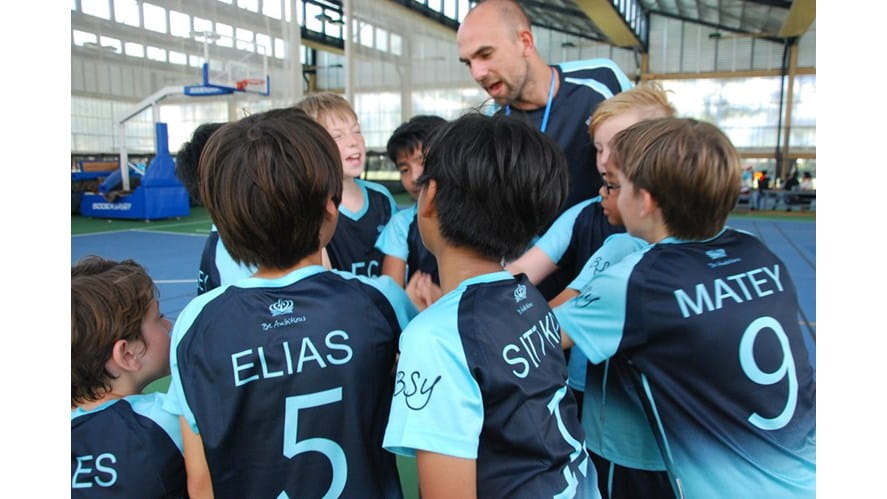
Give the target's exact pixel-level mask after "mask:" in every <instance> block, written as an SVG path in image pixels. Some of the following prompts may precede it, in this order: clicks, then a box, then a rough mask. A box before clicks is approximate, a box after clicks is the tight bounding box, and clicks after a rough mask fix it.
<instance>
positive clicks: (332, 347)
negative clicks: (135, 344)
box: [165, 265, 415, 498]
mask: <svg viewBox="0 0 887 499" xmlns="http://www.w3.org/2000/svg"><path fill="white" fill-rule="evenodd" d="M414 314H415V308H414V307H413V305H412V304H411V303H410V301H409V298H407V296H406V294H405V293H404V291H403V290H402V289H401V288H399V287H398V286H397V285H396V284H395V283H394V281H392V280H391V279H389V278H386V277H382V278H376V279H369V278H366V277H358V276H354V275H352V274H350V273H346V272H339V271H325V270H324V269H323V268H322V267H320V266H316V265H315V266H309V267H304V268H301V269H297V270H295V271H293V272H291V273H289V274H287V275H285V276H283V277H280V278H277V279H262V278H257V277H251V278H248V279H244V280H241V281H238V282H237V283H236V284H233V285H230V286H226V287H221V288H217V289H215V290H213V291H211V292H209V293H206V294H204V295H201V296H198V297H197V298H195V299H194V300H192V301H191V303H189V304H188V306H187V307H186V308H185V309H184V310H183V311H182V313H181V314H180V315H179V318H178V320H177V321H176V324H175V327H174V328H173V338H172V349H171V352H170V364H171V369H172V381H171V383H170V391H169V393H170V397H169V399H168V401H167V404H166V406H165V408H166V409H167V410H169V411H170V412H173V413H175V414H180V415H183V416H184V418H185V420H186V421H187V422H188V424H189V425H190V427H191V429H192V430H193V431H194V432H195V433H198V434H199V435H200V437H201V438H202V441H203V447H204V451H205V454H206V460H207V464H208V466H209V471H210V476H211V478H212V485H213V490H214V492H215V495H216V496H217V497H223V496H224V497H238V498H239V497H324V496H325V494H330V495H331V496H332V497H339V496H341V497H385V498H400V497H402V492H401V489H400V481H399V478H398V474H397V468H396V464H395V459H394V456H392V455H391V454H389V453H387V452H385V451H384V450H383V449H382V436H383V433H384V430H385V422H386V421H387V416H388V408H389V406H390V402H391V393H392V387H393V383H392V378H391V369H392V366H393V365H394V358H395V352H396V348H397V337H398V335H399V333H400V330H401V328H402V327H403V326H404V325H405V324H406V323H407V322H408V321H409V319H410V318H411V316H412V315H414Z"/></svg>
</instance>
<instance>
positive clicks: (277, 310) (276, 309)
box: [268, 299, 293, 317]
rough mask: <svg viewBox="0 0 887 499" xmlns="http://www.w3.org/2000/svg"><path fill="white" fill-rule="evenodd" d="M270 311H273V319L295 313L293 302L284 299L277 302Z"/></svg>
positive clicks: (271, 306) (270, 307) (269, 308)
mask: <svg viewBox="0 0 887 499" xmlns="http://www.w3.org/2000/svg"><path fill="white" fill-rule="evenodd" d="M268 310H270V311H271V317H277V316H278V315H283V314H291V313H293V301H292V300H284V299H280V300H277V301H276V302H274V303H272V304H271V305H270V306H269V307H268Z"/></svg>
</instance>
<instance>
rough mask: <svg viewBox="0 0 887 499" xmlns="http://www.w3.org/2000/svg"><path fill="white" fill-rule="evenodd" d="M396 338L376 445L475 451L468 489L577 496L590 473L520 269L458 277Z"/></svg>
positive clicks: (482, 493) (557, 366) (553, 341)
mask: <svg viewBox="0 0 887 499" xmlns="http://www.w3.org/2000/svg"><path fill="white" fill-rule="evenodd" d="M400 347H401V354H400V360H399V361H398V365H397V376H396V379H395V381H396V386H395V391H394V400H393V402H392V405H391V417H390V420H389V423H388V429H387V430H386V432H385V441H384V446H385V448H386V449H389V450H391V451H392V452H397V453H400V454H405V455H415V452H416V450H417V449H418V450H426V451H430V452H435V453H438V454H445V455H449V456H455V457H460V458H465V459H476V460H477V495H478V497H532V498H537V497H555V496H557V497H586V495H585V494H586V492H587V491H586V485H587V482H589V480H588V477H587V476H586V475H589V474H590V475H591V476H592V478H593V477H594V476H596V475H594V467H593V466H591V465H590V463H589V460H588V455H587V454H586V452H585V449H584V447H583V446H582V444H581V442H582V440H583V438H584V436H583V433H582V427H581V425H580V424H579V420H578V415H577V412H576V401H575V399H574V398H573V395H572V394H571V393H570V392H569V391H568V390H567V387H566V385H565V383H564V382H565V378H566V365H565V362H564V355H563V350H562V349H561V346H560V328H559V326H558V324H557V322H556V321H555V319H554V314H553V312H552V311H551V309H550V308H549V307H548V304H547V303H546V302H545V300H544V299H543V298H542V295H540V294H539V292H538V291H537V290H536V288H534V287H533V285H532V284H530V282H529V281H528V280H527V278H526V276H521V277H520V279H516V278H514V277H512V276H511V275H510V274H509V273H508V272H496V273H492V274H483V275H480V276H476V277H473V278H470V279H467V280H465V281H463V282H462V283H461V284H460V285H459V286H458V287H457V288H456V289H455V290H453V291H451V292H449V293H447V294H446V295H444V296H443V297H441V299H439V300H438V301H436V302H435V303H434V304H432V305H431V306H430V307H428V308H427V309H426V310H425V311H423V312H422V314H420V315H418V316H417V317H416V318H415V319H414V320H413V321H412V322H411V323H410V324H409V326H407V329H406V330H405V331H404V333H403V335H402V336H401V344H400ZM594 480H595V479H592V480H590V482H591V483H594Z"/></svg>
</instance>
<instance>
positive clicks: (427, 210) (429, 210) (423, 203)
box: [416, 179, 437, 218]
mask: <svg viewBox="0 0 887 499" xmlns="http://www.w3.org/2000/svg"><path fill="white" fill-rule="evenodd" d="M436 195H437V181H436V180H434V179H431V180H429V181H428V183H427V184H425V187H423V188H422V191H421V192H420V193H419V201H418V203H417V207H416V209H417V210H418V214H419V216H420V217H424V218H428V217H432V216H435V215H437V208H435V206H434V197H435V196H436Z"/></svg>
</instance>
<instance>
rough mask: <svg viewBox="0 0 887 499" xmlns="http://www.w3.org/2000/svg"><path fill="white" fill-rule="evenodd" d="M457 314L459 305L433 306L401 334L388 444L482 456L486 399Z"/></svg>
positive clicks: (410, 450) (398, 449) (411, 452)
mask: <svg viewBox="0 0 887 499" xmlns="http://www.w3.org/2000/svg"><path fill="white" fill-rule="evenodd" d="M444 299H446V297H445V298H444ZM439 304H440V305H446V303H441V301H438V302H437V303H435V305H439ZM455 317H456V310H455V308H453V307H445V306H444V307H441V306H437V307H435V306H434V305H433V306H432V307H429V308H428V309H426V310H425V311H424V312H423V313H422V315H421V316H419V317H418V318H417V320H416V321H413V323H411V324H410V325H409V326H408V327H407V329H406V331H404V333H403V335H401V340H400V351H401V354H400V359H399V361H398V364H397V373H396V376H395V387H394V397H393V399H392V402H391V412H390V416H389V419H388V426H387V428H386V430H385V438H384V440H383V443H382V446H383V447H384V448H385V449H387V450H389V451H391V452H394V453H396V454H402V455H406V456H415V454H416V450H424V451H429V452H435V453H438V454H444V455H448V456H455V457H460V458H464V459H476V458H477V449H478V442H479V439H480V432H481V428H482V427H483V415H484V408H483V401H482V399H481V393H480V387H479V386H478V384H477V382H476V381H475V380H474V378H473V377H472V376H471V373H470V371H469V369H468V367H467V365H468V364H467V361H466V358H465V352H464V351H463V349H462V343H461V341H460V339H459V335H458V330H457V329H456V319H455Z"/></svg>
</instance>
